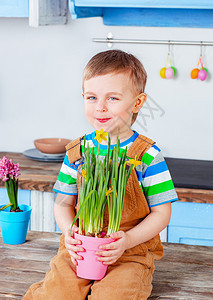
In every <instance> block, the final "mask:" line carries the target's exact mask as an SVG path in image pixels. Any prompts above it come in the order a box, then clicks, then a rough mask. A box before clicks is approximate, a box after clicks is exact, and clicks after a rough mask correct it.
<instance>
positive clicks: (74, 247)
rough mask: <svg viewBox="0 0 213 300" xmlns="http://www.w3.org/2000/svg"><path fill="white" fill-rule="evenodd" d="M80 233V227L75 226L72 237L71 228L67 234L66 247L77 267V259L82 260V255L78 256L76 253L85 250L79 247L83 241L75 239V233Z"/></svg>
mask: <svg viewBox="0 0 213 300" xmlns="http://www.w3.org/2000/svg"><path fill="white" fill-rule="evenodd" d="M75 232H78V227H77V226H76V225H73V227H72V231H71V236H70V226H69V227H68V228H67V230H66V232H65V239H64V243H65V247H66V248H67V251H68V252H69V254H70V255H71V260H72V262H73V264H74V265H75V266H77V264H78V263H77V261H76V260H77V259H82V257H81V256H80V255H78V254H77V253H76V252H84V248H82V247H79V245H81V241H79V240H75V239H74V233H75Z"/></svg>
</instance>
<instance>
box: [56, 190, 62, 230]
mask: <svg viewBox="0 0 213 300" xmlns="http://www.w3.org/2000/svg"><path fill="white" fill-rule="evenodd" d="M57 194H58V193H55V199H56V197H57ZM55 232H60V233H61V229H60V228H59V227H58V225H57V223H56V221H55Z"/></svg>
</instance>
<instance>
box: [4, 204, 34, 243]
mask: <svg viewBox="0 0 213 300" xmlns="http://www.w3.org/2000/svg"><path fill="white" fill-rule="evenodd" d="M2 206H4V205H1V206H0V207H2ZM19 208H20V209H22V210H23V212H10V207H8V208H6V209H4V210H1V211H0V227H1V232H2V239H3V242H4V243H5V244H10V245H18V244H23V243H24V242H25V241H26V236H27V229H28V224H29V220H30V215H31V211H32V207H31V206H29V205H26V204H21V205H19Z"/></svg>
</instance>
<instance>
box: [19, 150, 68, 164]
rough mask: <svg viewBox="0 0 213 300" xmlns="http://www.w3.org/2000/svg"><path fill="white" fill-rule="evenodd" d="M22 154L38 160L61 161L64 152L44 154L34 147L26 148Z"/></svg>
mask: <svg viewBox="0 0 213 300" xmlns="http://www.w3.org/2000/svg"><path fill="white" fill-rule="evenodd" d="M23 154H24V156H26V157H27V158H31V159H34V160H39V161H51V162H61V161H63V160H64V156H65V154H66V153H60V154H46V153H42V152H40V151H39V150H37V149H36V148H32V149H28V150H25V151H24V152H23Z"/></svg>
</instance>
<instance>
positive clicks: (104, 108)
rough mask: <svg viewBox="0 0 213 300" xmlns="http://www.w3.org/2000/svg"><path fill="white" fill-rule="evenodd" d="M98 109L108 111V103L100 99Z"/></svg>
mask: <svg viewBox="0 0 213 300" xmlns="http://www.w3.org/2000/svg"><path fill="white" fill-rule="evenodd" d="M96 110H97V111H103V112H105V111H107V105H106V102H105V101H98V103H97V106H96Z"/></svg>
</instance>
